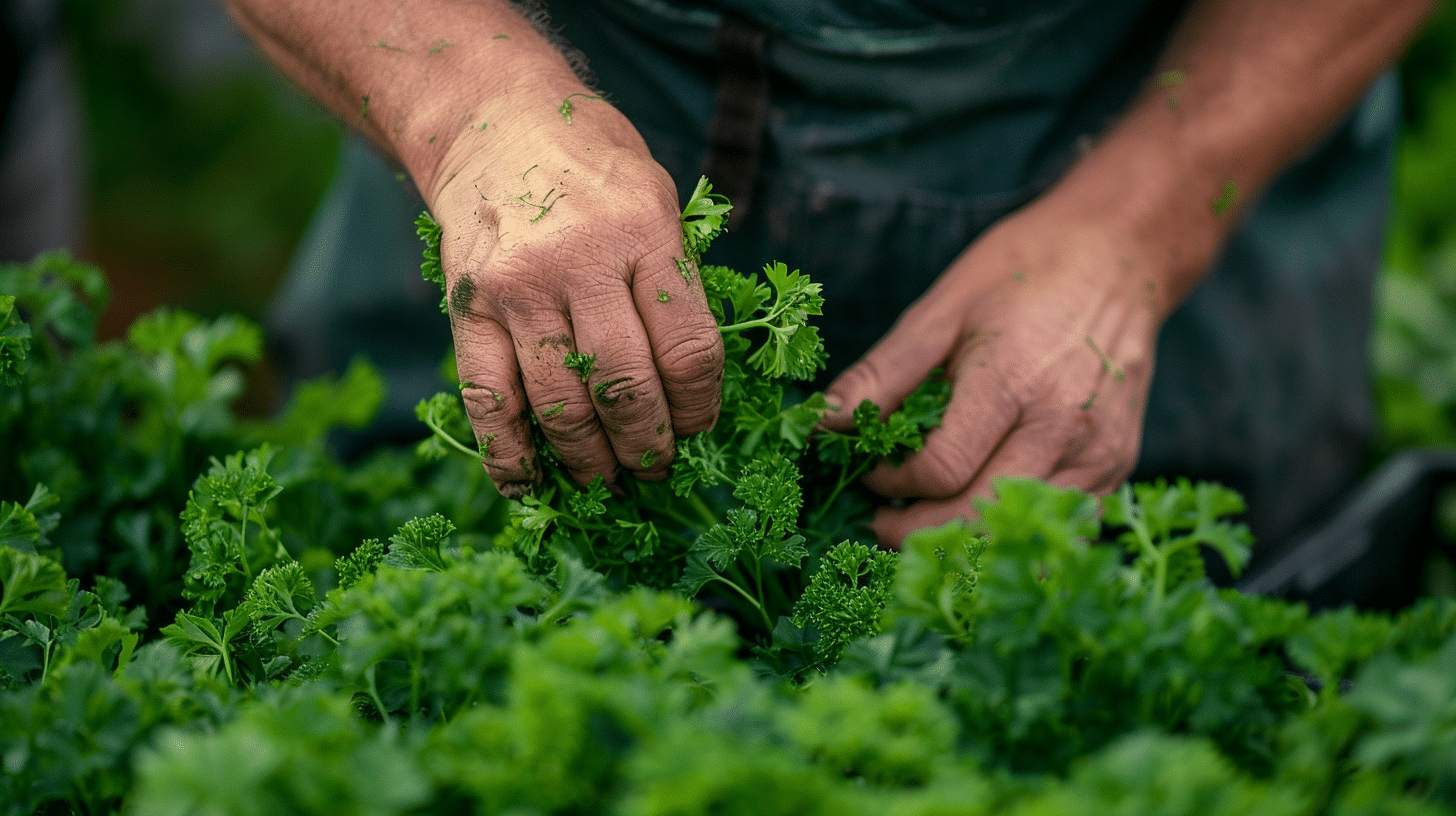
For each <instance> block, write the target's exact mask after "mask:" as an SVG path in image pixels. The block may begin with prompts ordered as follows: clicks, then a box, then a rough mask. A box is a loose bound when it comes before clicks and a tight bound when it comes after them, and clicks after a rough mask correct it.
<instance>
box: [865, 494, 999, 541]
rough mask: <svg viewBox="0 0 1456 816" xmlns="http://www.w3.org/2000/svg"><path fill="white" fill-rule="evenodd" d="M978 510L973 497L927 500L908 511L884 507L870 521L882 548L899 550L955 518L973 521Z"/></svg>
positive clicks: (913, 505) (903, 508)
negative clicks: (920, 533)
mask: <svg viewBox="0 0 1456 816" xmlns="http://www.w3.org/2000/svg"><path fill="white" fill-rule="evenodd" d="M974 517H975V507H974V506H973V505H972V504H971V499H970V495H969V494H967V495H965V496H956V497H954V498H950V499H924V500H921V501H918V502H915V503H914V504H910V505H907V506H905V507H882V508H880V509H879V510H878V511H877V512H876V513H875V517H874V519H873V520H871V521H870V530H871V531H872V532H874V534H875V539H876V540H877V541H878V542H879V544H880V546H881V547H885V548H886V549H891V550H898V549H900V543H901V542H903V541H904V540H905V537H906V536H908V535H910V534H911V533H913V532H915V531H916V530H920V529H924V528H926V527H939V526H940V525H942V524H945V523H946V522H948V521H950V520H951V519H953V518H963V519H971V518H974Z"/></svg>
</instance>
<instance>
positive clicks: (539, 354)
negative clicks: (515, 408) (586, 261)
mask: <svg viewBox="0 0 1456 816" xmlns="http://www.w3.org/2000/svg"><path fill="white" fill-rule="evenodd" d="M509 328H510V332H511V339H512V342H513V344H514V346H515V349H516V359H517V360H518V361H519V363H520V366H521V382H522V384H523V385H524V386H525V392H526V399H527V401H528V402H529V403H530V410H531V411H532V412H534V413H535V415H536V421H537V422H538V423H539V424H540V425H541V431H542V433H544V434H545V435H546V439H547V441H549V442H550V443H551V445H552V446H553V447H554V448H556V452H557V453H558V454H560V456H561V462H562V464H563V465H564V466H565V467H566V469H567V471H569V472H570V473H571V476H572V478H573V479H575V480H576V481H577V482H578V483H579V484H583V485H585V484H589V483H590V482H591V481H592V480H593V479H594V478H596V477H597V476H601V477H602V478H603V479H605V480H606V482H607V483H608V484H611V483H612V482H613V481H615V480H616V470H617V458H616V456H615V455H614V454H613V453H612V448H611V446H610V445H609V444H607V437H606V435H605V434H604V433H603V432H602V427H601V424H600V423H599V422H598V421H597V412H596V409H595V408H594V407H593V406H592V402H591V397H590V394H589V393H588V391H587V383H586V382H584V381H583V380H584V379H585V380H587V381H590V379H591V378H592V376H594V372H595V368H596V361H595V360H592V361H590V362H589V363H588V362H585V361H584V360H582V359H569V358H568V355H571V354H573V353H574V352H577V351H583V350H582V349H581V348H580V347H579V346H578V344H577V342H576V340H575V338H574V337H573V336H572V331H571V322H570V321H569V320H568V319H567V317H566V315H565V314H564V313H563V312H560V311H557V310H555V309H548V310H532V311H531V312H529V313H518V314H516V315H514V316H513V317H512V318H511V319H510V324H509ZM583 353H585V354H586V355H588V357H589V356H590V354H591V352H589V351H583ZM573 363H574V364H576V365H577V367H576V368H573V367H572V364H573ZM583 371H585V372H586V374H587V376H586V377H585V378H583V376H582V372H583Z"/></svg>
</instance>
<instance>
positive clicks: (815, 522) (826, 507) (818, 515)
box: [807, 460, 875, 530]
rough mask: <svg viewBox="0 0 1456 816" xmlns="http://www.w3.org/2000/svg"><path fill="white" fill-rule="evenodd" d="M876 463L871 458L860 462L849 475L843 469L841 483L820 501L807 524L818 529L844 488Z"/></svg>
mask: <svg viewBox="0 0 1456 816" xmlns="http://www.w3.org/2000/svg"><path fill="white" fill-rule="evenodd" d="M874 464H875V460H870V461H868V462H863V463H861V464H860V466H859V467H857V468H855V469H854V472H853V473H850V474H848V475H846V474H845V473H844V472H843V471H841V472H840V476H839V484H836V485H835V486H834V489H833V490H831V491H829V497H828V498H826V499H825V500H824V501H822V502H820V503H819V509H818V510H816V511H814V517H813V518H812V519H810V522H809V524H808V525H807V526H808V528H809V529H811V530H818V529H819V527H820V524H819V522H821V521H823V520H824V516H825V514H827V513H828V512H829V511H830V510H831V509H833V507H834V502H836V501H838V499H839V494H840V493H843V492H844V489H845V488H846V487H849V486H850V485H851V484H853V483H854V482H855V481H856V480H857V479H859V477H861V476H863V475H865V474H866V473H868V472H869V470H870V467H871V466H873V465H874Z"/></svg>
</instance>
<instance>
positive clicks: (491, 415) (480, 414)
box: [460, 384, 510, 426]
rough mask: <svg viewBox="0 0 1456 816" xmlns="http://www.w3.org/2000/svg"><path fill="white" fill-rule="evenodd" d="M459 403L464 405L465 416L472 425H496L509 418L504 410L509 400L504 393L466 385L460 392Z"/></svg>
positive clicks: (482, 386)
mask: <svg viewBox="0 0 1456 816" xmlns="http://www.w3.org/2000/svg"><path fill="white" fill-rule="evenodd" d="M460 398H461V401H463V402H464V403H465V415H466V416H468V417H470V419H471V422H472V423H473V424H481V425H492V426H493V425H498V424H500V423H501V422H502V421H503V420H505V419H506V418H508V417H509V416H510V412H509V411H507V410H505V409H506V403H507V402H509V401H510V400H509V399H508V398H507V396H506V393H505V392H503V391H500V390H497V389H495V388H491V387H490V386H486V385H476V384H471V385H467V386H466V387H465V388H462V389H461V390H460Z"/></svg>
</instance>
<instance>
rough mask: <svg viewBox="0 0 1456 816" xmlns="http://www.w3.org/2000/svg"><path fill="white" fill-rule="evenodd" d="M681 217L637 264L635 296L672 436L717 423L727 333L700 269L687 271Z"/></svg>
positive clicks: (692, 431) (633, 285) (634, 279)
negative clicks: (682, 263) (682, 262)
mask: <svg viewBox="0 0 1456 816" xmlns="http://www.w3.org/2000/svg"><path fill="white" fill-rule="evenodd" d="M681 250H682V238H681V235H680V234H679V232H678V227H677V222H676V220H674V222H673V230H672V236H671V240H670V242H669V243H668V244H667V245H666V246H664V247H663V249H662V250H660V251H658V252H654V253H651V254H650V255H648V256H646V257H644V258H643V260H642V261H640V262H639V263H638V265H637V269H636V271H635V274H634V275H633V278H632V298H633V300H634V301H635V302H636V305H637V309H636V311H637V314H638V315H640V316H641V321H642V326H643V329H644V330H645V331H646V334H647V341H648V344H649V346H650V347H651V352H652V359H653V360H654V361H655V367H656V370H657V376H658V379H659V381H660V382H661V387H662V391H663V393H664V395H665V396H666V398H667V404H668V409H669V411H670V414H671V426H670V429H671V431H672V434H669V436H671V435H677V436H687V435H689V434H695V433H698V432H699V431H706V430H708V429H709V428H711V427H713V423H715V422H717V420H718V409H719V403H720V401H721V399H722V396H723V338H722V335H720V334H719V333H718V324H717V321H715V320H714V319H713V313H712V312H711V311H709V310H708V300H707V298H706V297H705V296H704V294H703V285H702V281H701V279H700V278H699V277H698V276H697V273H696V271H695V270H691V269H689V270H688V272H687V274H684V272H683V269H682V268H681V267H679V265H678V263H677V261H676V260H675V257H674V255H673V253H674V251H676V252H678V253H680V252H681Z"/></svg>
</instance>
